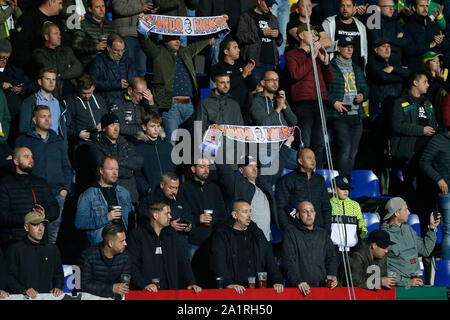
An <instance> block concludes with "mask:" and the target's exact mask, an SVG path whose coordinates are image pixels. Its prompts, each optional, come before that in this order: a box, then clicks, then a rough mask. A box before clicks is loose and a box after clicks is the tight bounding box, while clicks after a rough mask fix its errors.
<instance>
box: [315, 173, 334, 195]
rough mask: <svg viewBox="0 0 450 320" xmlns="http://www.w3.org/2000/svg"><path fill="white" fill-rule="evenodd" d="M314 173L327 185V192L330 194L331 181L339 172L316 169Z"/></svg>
mask: <svg viewBox="0 0 450 320" xmlns="http://www.w3.org/2000/svg"><path fill="white" fill-rule="evenodd" d="M316 173H318V174H320V175H321V176H322V177H323V178H324V179H325V183H326V184H327V189H328V192H330V193H331V192H332V190H331V180H332V179H333V178H335V177H337V176H338V175H339V171H337V170H333V171H332V170H329V169H316Z"/></svg>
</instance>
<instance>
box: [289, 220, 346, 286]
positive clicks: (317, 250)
mask: <svg viewBox="0 0 450 320" xmlns="http://www.w3.org/2000/svg"><path fill="white" fill-rule="evenodd" d="M281 262H282V268H283V269H284V270H285V272H286V281H287V285H288V286H294V287H296V286H297V285H298V284H299V283H301V282H306V283H308V284H309V285H310V286H311V287H321V286H325V279H326V277H327V275H333V276H336V275H337V271H338V260H337V257H336V251H335V248H334V246H333V242H331V239H330V236H329V235H328V232H327V231H325V230H324V229H322V228H319V227H316V226H315V224H314V228H313V230H308V229H306V228H305V227H304V226H303V225H302V224H301V223H300V222H299V221H298V219H295V221H294V224H291V225H289V226H288V227H287V228H286V229H285V230H284V234H283V247H282V251H281Z"/></svg>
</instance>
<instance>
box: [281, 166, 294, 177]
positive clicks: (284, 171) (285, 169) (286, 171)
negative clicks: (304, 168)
mask: <svg viewBox="0 0 450 320" xmlns="http://www.w3.org/2000/svg"><path fill="white" fill-rule="evenodd" d="M292 171H293V170H291V169H288V168H284V169H283V172H282V173H281V176H284V175H285V174H288V173H290V172H292Z"/></svg>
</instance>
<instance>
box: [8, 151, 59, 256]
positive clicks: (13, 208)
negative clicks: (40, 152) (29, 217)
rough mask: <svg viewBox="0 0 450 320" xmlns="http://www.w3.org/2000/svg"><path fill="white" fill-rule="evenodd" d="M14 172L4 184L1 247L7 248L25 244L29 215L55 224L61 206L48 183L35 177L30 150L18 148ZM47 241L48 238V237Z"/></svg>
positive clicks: (14, 156)
mask: <svg viewBox="0 0 450 320" xmlns="http://www.w3.org/2000/svg"><path fill="white" fill-rule="evenodd" d="M13 163H14V171H13V172H12V173H10V174H9V175H7V176H5V177H4V178H3V179H2V180H1V181H0V246H1V248H2V250H4V252H5V251H6V248H7V247H8V246H9V245H10V244H12V243H14V242H17V241H20V240H22V238H23V237H24V236H25V234H26V232H25V230H24V228H23V223H24V218H25V215H26V214H27V213H28V212H30V211H32V210H34V211H37V212H39V213H40V214H42V216H43V217H44V218H45V219H47V220H49V221H53V220H55V219H56V218H58V215H59V206H58V202H57V201H56V198H55V197H54V196H53V194H52V191H51V187H50V185H49V184H48V183H47V181H46V180H45V179H43V178H41V177H38V176H35V175H34V174H33V173H32V171H33V168H34V162H33V154H32V152H31V150H30V149H28V148H25V147H23V148H16V149H14V153H13ZM44 239H45V240H46V239H47V234H45V235H44Z"/></svg>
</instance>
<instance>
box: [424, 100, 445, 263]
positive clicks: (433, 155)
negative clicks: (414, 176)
mask: <svg viewBox="0 0 450 320" xmlns="http://www.w3.org/2000/svg"><path fill="white" fill-rule="evenodd" d="M442 111H443V113H442V116H443V119H442V120H443V121H442V122H443V125H444V126H445V127H446V130H445V132H441V133H439V134H437V135H435V136H434V137H433V138H432V139H431V141H430V142H429V143H428V145H427V147H426V148H425V151H424V152H423V156H422V158H421V159H420V163H419V165H420V169H421V170H422V171H423V172H424V173H425V174H426V175H427V177H428V178H430V179H431V180H432V181H433V182H434V183H435V185H436V186H437V187H438V197H439V205H440V209H441V212H442V215H443V223H442V233H443V239H442V259H445V260H450V193H449V192H448V186H449V185H450V106H449V105H446V106H445V107H444V108H443V110H442Z"/></svg>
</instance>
